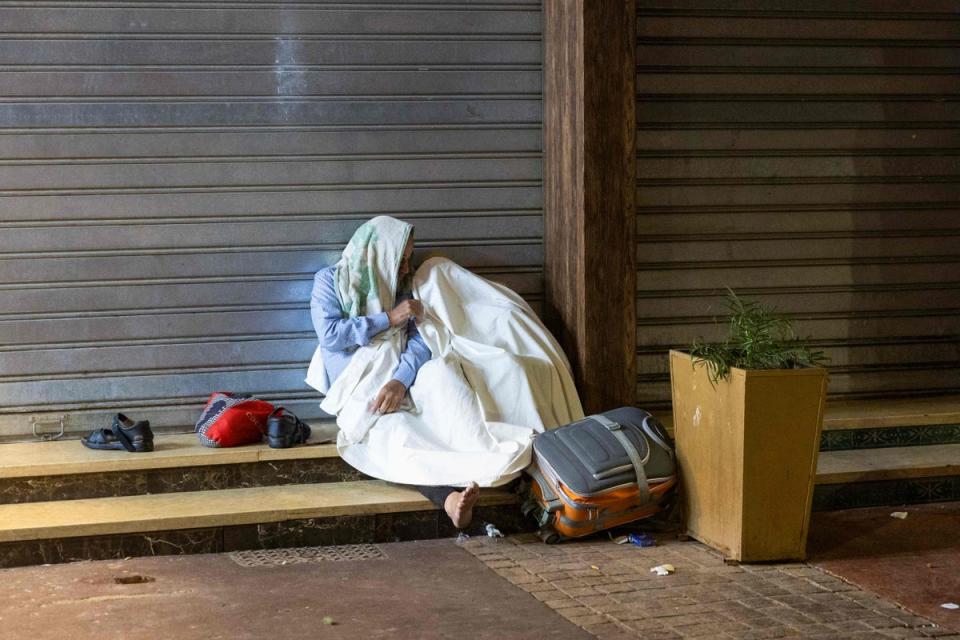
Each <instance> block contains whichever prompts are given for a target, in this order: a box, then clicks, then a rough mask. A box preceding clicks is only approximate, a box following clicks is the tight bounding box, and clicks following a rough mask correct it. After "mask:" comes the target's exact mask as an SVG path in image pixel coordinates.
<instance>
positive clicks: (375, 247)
mask: <svg viewBox="0 0 960 640" xmlns="http://www.w3.org/2000/svg"><path fill="white" fill-rule="evenodd" d="M412 232H413V225H410V224H407V223H406V222H401V221H400V220H397V219H396V218H391V217H390V216H377V217H376V218H372V219H371V220H368V221H367V222H364V223H363V224H362V225H360V228H359V229H357V230H356V231H355V232H354V233H353V237H352V238H350V242H348V243H347V246H346V248H345V249H344V250H343V255H342V256H341V258H340V261H339V262H338V263H337V268H336V269H335V270H334V273H333V281H334V284H335V285H336V287H337V297H338V298H339V299H340V308H341V309H343V313H344V317H348V318H355V317H357V316H369V315H375V314H377V313H381V312H383V311H389V310H390V309H392V308H393V306H394V301H395V300H396V298H397V287H398V282H397V272H398V271H399V270H400V261H401V260H403V250H404V249H405V248H406V246H407V240H408V239H409V238H410V234H411V233H412ZM408 279H409V278H405V280H408ZM399 284H400V285H401V286H402V285H403V283H399Z"/></svg>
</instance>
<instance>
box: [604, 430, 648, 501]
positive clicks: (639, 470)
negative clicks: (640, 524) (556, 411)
mask: <svg viewBox="0 0 960 640" xmlns="http://www.w3.org/2000/svg"><path fill="white" fill-rule="evenodd" d="M590 418H591V419H593V420H595V421H596V422H599V423H600V424H601V425H603V426H604V427H606V428H607V429H608V430H609V431H610V433H612V434H613V435H614V436H615V437H616V438H617V440H619V441H620V445H621V446H622V447H623V448H624V449H625V450H626V452H627V456H629V457H630V463H631V464H633V470H634V471H635V472H636V474H637V490H638V492H639V494H640V504H646V503H648V502H650V487H649V486H648V485H647V472H646V471H645V470H644V468H643V461H642V460H641V459H640V452H639V451H637V448H636V447H634V446H633V443H632V442H630V438H628V437H627V435H626V434H625V433H624V432H623V429H622V428H621V427H620V425H619V424H617V423H616V422H614V421H612V420H610V419H609V418H607V417H606V416H602V415H600V414H595V415H592V416H590Z"/></svg>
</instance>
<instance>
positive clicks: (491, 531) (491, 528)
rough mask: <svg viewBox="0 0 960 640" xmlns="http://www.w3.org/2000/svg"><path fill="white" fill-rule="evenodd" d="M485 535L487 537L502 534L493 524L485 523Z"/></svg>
mask: <svg viewBox="0 0 960 640" xmlns="http://www.w3.org/2000/svg"><path fill="white" fill-rule="evenodd" d="M486 530H487V537H488V538H502V537H503V534H502V533H500V529H497V528H496V527H495V526H494V525H492V524H490V523H487V527H486Z"/></svg>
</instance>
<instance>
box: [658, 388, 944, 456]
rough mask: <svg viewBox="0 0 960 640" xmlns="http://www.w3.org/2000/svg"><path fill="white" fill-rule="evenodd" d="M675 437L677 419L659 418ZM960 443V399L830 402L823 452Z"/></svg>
mask: <svg viewBox="0 0 960 640" xmlns="http://www.w3.org/2000/svg"><path fill="white" fill-rule="evenodd" d="M656 415H657V417H659V418H660V419H661V421H662V422H663V423H664V425H665V426H666V427H667V430H668V431H669V432H670V433H671V435H672V434H673V416H672V415H671V414H670V413H669V412H666V411H665V412H661V413H657V414H656ZM954 443H960V396H958V395H949V396H936V397H919V398H897V399H880V400H877V399H873V400H842V401H838V400H828V401H827V406H826V408H825V409H824V416H823V433H822V435H821V437H820V450H821V451H842V450H847V449H873V448H881V447H902V446H923V445H935V444H954Z"/></svg>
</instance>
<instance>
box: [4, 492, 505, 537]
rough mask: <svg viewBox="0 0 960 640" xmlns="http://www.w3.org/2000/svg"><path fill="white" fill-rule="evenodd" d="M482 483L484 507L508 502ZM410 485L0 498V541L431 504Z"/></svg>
mask: <svg viewBox="0 0 960 640" xmlns="http://www.w3.org/2000/svg"><path fill="white" fill-rule="evenodd" d="M516 502H517V496H516V495H515V494H513V493H510V492H507V491H504V490H497V489H490V490H484V491H483V493H482V495H481V498H480V504H481V505H484V506H491V505H503V504H516ZM435 509H436V508H435V507H434V506H433V504H432V503H431V502H430V501H429V500H427V499H426V498H424V497H423V496H422V495H420V493H419V492H418V491H416V490H415V489H412V488H410V487H406V486H400V485H393V484H389V483H386V482H381V481H379V480H359V481H354V482H331V483H323V484H307V485H283V486H273V487H253V488H246V489H222V490H219V491H192V492H180V493H163V494H148V495H140V496H124V497H119V498H93V499H84V500H60V501H56V502H32V503H25V504H8V505H0V542H16V541H27V540H38V539H47V540H49V539H57V538H74V537H79V536H98V535H116V534H126V533H142V532H150V531H170V530H183V529H201V528H209V527H224V526H236V525H248V524H263V523H269V522H283V521H287V520H302V519H312V518H330V517H337V516H353V515H374V514H388V513H398V512H406V511H424V510H435Z"/></svg>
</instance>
